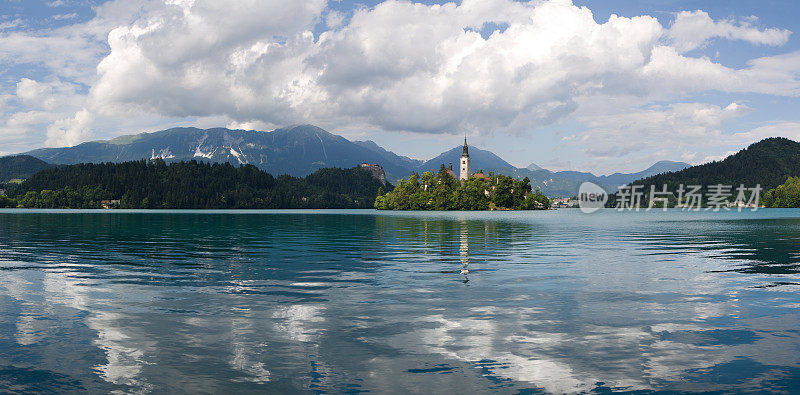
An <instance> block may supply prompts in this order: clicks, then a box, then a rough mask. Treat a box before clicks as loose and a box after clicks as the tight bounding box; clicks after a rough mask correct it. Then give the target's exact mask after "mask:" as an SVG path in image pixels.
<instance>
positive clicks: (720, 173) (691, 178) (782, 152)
mask: <svg viewBox="0 0 800 395" xmlns="http://www.w3.org/2000/svg"><path fill="white" fill-rule="evenodd" d="M790 176H800V143H798V142H795V141H792V140H789V139H786V138H782V137H773V138H768V139H765V140H762V141H759V142H757V143H754V144H752V145H750V146H749V147H747V148H745V149H743V150H741V151H739V152H738V153H736V154H734V155H731V156H729V157H727V158H725V159H724V160H722V161H715V162H711V163H706V164H702V165H698V166H693V167H690V168H688V169H685V170H681V171H675V172H669V173H665V174H660V175H656V176H651V177H646V178H643V179H641V180H638V181H636V182H635V184H642V185H657V186H660V185H664V184H667V185H669V186H670V187H671V188H672V189H674V188H677V186H678V185H679V184H684V185H703V186H705V185H714V184H725V185H733V186H739V185H740V184H745V186H747V187H754V186H755V185H757V184H760V185H761V187H762V188H764V189H765V190H768V189H772V188H775V187H777V186H778V185H781V184H783V183H784V182H785V181H786V179H787V178H789V177H790Z"/></svg>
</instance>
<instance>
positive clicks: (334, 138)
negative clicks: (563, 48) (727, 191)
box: [26, 125, 689, 196]
mask: <svg viewBox="0 0 800 395" xmlns="http://www.w3.org/2000/svg"><path fill="white" fill-rule="evenodd" d="M461 150H462V147H461V145H458V146H456V147H454V148H452V149H450V150H447V151H445V152H443V153H442V154H440V155H438V156H436V157H435V158H433V159H430V160H427V161H421V160H418V159H412V158H409V157H406V156H402V155H398V154H396V153H394V152H391V151H388V150H386V149H384V148H382V147H381V146H379V145H378V144H376V143H375V142H373V141H350V140H348V139H346V138H344V137H342V136H338V135H335V134H332V133H329V132H327V131H325V130H323V129H321V128H319V127H316V126H313V125H296V126H290V127H285V128H280V129H276V130H274V131H271V132H260V131H252V130H231V129H225V128H214V129H198V128H173V129H168V130H163V131H159V132H153V133H140V134H136V135H129V136H122V137H118V138H115V139H112V140H105V141H93V142H87V143H83V144H79V145H76V146H74V147H65V148H42V149H37V150H33V151H30V152H28V153H26V154H27V155H30V156H32V157H35V158H38V159H40V160H42V161H44V162H47V163H50V164H76V163H99V162H125V161H132V160H140V159H155V158H161V159H164V160H165V161H168V162H173V161H185V160H192V159H195V160H200V161H209V162H228V163H232V164H252V165H255V166H256V167H258V168H260V169H262V170H265V171H267V172H269V173H272V174H275V175H279V174H289V175H293V176H305V175H308V174H310V173H312V172H314V171H315V170H318V169H321V168H326V167H341V168H347V167H353V166H356V165H358V164H360V163H377V164H380V165H381V166H382V167H383V168H384V170H385V172H386V176H387V179H388V180H390V181H392V182H394V181H396V180H398V179H400V178H405V177H407V176H408V175H409V174H410V173H411V172H418V173H421V172H424V171H428V170H430V171H437V170H438V169H439V167H440V166H441V165H442V164H444V165H445V166H448V165H450V164H451V163H452V164H455V167H458V163H459V159H460V157H461ZM469 150H470V158H471V159H472V169H473V171H478V170H483V171H484V172H495V173H502V174H507V175H510V176H514V177H518V178H523V177H528V178H529V179H530V180H531V185H532V186H533V187H534V188H540V189H541V190H542V192H544V193H545V194H548V195H550V196H573V195H575V194H576V193H577V191H578V187H579V186H580V184H581V183H582V182H584V181H591V182H594V183H597V184H599V185H601V186H603V187H605V188H607V189H609V190H610V189H616V187H617V186H619V185H622V184H627V183H630V182H633V181H635V180H637V179H640V178H643V177H648V176H652V175H655V174H659V173H663V172H667V171H676V170H681V169H684V168H686V167H689V165H688V164H686V163H682V162H668V161H663V162H658V163H656V164H654V165H653V166H651V167H650V168H648V169H646V170H643V171H641V172H637V173H629V174H623V173H615V174H612V175H609V176H596V175H594V174H592V173H582V172H573V171H560V172H552V171H549V170H546V169H542V168H541V167H539V166H536V165H535V164H531V165H530V166H528V167H526V168H517V167H515V166H513V165H511V164H510V163H508V162H507V161H505V160H503V159H502V158H500V157H499V156H497V155H495V154H494V153H492V152H490V151H487V150H482V149H479V148H477V147H474V146H470V147H469Z"/></svg>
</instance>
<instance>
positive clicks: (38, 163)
mask: <svg viewBox="0 0 800 395" xmlns="http://www.w3.org/2000/svg"><path fill="white" fill-rule="evenodd" d="M48 167H51V165H50V164H48V163H47V162H45V161H43V160H41V159H37V158H34V157H33V156H30V155H17V156H4V157H2V158H0V183H5V182H9V181H11V180H14V179H26V178H28V177H30V176H32V175H34V174H35V173H37V172H39V171H40V170H44V169H46V168H48Z"/></svg>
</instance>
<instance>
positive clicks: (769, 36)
mask: <svg viewBox="0 0 800 395" xmlns="http://www.w3.org/2000/svg"><path fill="white" fill-rule="evenodd" d="M791 34H792V32H790V31H789V30H785V29H777V28H769V29H759V28H757V27H754V26H752V25H751V24H750V23H749V22H748V21H742V22H740V23H735V22H734V21H731V20H722V21H714V20H713V19H711V16H709V15H708V13H707V12H705V11H701V10H697V11H683V12H680V13H678V15H677V16H676V18H675V23H674V24H673V25H672V27H671V28H670V29H669V37H670V38H671V39H672V40H673V42H674V45H675V47H676V48H677V49H678V50H679V51H682V52H686V51H690V50H693V49H696V48H699V47H702V46H703V45H705V44H706V43H707V42H708V40H710V39H712V38H715V37H720V38H725V39H728V40H743V41H747V42H749V43H751V44H756V45H773V46H774V45H783V44H785V43H786V41H788V40H789V36H790V35H791Z"/></svg>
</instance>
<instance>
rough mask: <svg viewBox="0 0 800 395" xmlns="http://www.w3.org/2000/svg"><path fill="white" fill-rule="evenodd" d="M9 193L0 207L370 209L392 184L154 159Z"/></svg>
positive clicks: (340, 173) (346, 174)
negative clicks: (294, 175) (275, 175)
mask: <svg viewBox="0 0 800 395" xmlns="http://www.w3.org/2000/svg"><path fill="white" fill-rule="evenodd" d="M4 188H6V194H7V195H8V196H7V197H0V207H23V208H75V209H91V208H101V207H103V206H107V207H108V206H112V207H118V208H129V209H275V208H372V206H373V204H374V201H375V196H376V195H377V194H378V190H379V189H392V186H391V184H388V185H387V186H386V187H384V186H383V184H382V183H381V182H380V181H378V180H377V179H375V178H374V177H373V176H372V174H371V173H370V172H369V171H367V170H364V169H361V168H358V167H355V168H351V169H339V168H327V169H320V170H318V171H316V172H314V173H312V174H310V175H308V176H306V177H292V176H287V175H282V176H278V177H273V176H272V175H271V174H269V173H267V172H265V171H262V170H259V169H258V168H256V167H255V166H252V165H244V166H240V167H237V166H233V165H231V164H228V163H213V164H209V163H205V162H197V161H189V162H177V163H171V164H167V163H165V162H164V161H163V160H160V159H156V160H151V161H146V160H140V161H134V162H123V163H101V164H78V165H69V166H61V167H55V168H48V169H45V170H42V171H40V172H38V173H36V174H34V175H33V176H31V177H30V178H29V179H27V180H26V181H24V182H22V183H20V184H18V185H7V186H5V187H4Z"/></svg>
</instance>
